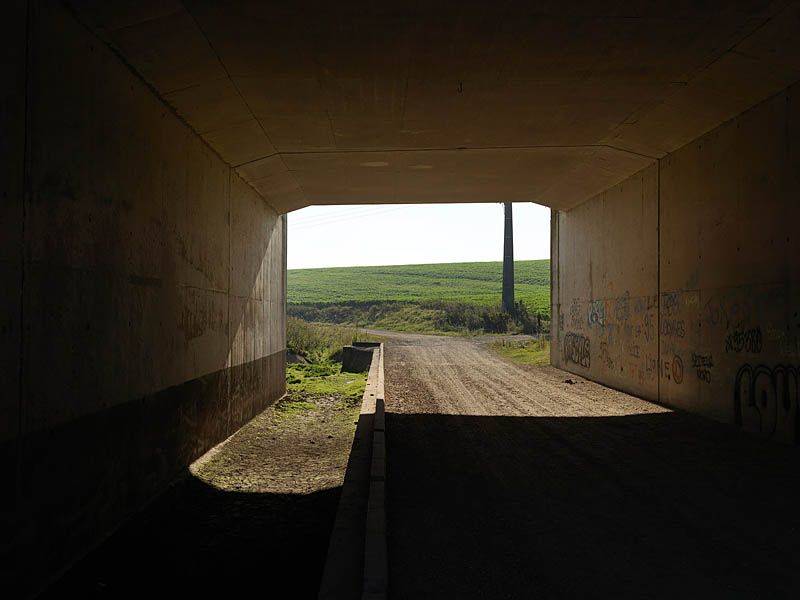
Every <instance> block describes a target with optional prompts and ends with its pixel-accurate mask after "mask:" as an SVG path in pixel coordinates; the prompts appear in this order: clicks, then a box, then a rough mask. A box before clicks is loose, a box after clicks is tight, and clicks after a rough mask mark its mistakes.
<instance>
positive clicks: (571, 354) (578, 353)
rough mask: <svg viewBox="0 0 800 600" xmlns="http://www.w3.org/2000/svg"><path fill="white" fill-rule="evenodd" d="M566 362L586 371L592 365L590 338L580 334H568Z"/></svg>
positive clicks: (565, 348) (564, 350)
mask: <svg viewBox="0 0 800 600" xmlns="http://www.w3.org/2000/svg"><path fill="white" fill-rule="evenodd" d="M563 353H564V362H566V363H574V364H576V365H580V366H582V367H584V368H586V369H588V368H589V367H591V365H592V356H591V351H590V343H589V338H587V337H585V336H583V335H580V334H578V333H568V334H567V335H565V336H564V345H563Z"/></svg>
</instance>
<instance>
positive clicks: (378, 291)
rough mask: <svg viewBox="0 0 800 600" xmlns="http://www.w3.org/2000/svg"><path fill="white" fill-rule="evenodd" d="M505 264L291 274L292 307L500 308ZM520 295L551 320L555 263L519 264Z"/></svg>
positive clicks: (517, 286)
mask: <svg viewBox="0 0 800 600" xmlns="http://www.w3.org/2000/svg"><path fill="white" fill-rule="evenodd" d="M502 272H503V263H502V262H499V261H498V262H479V263H450V264H433V265H402V266H388V267H337V268H330V269H291V270H289V274H288V294H289V303H290V304H315V305H320V304H330V305H335V304H352V303H376V302H413V303H425V302H457V303H467V304H478V305H483V306H497V305H499V304H500V295H501V292H500V286H501V281H502ZM514 275H515V277H514V279H515V295H516V300H517V301H522V302H523V303H524V304H525V306H526V307H527V308H528V310H529V311H530V313H532V314H541V315H542V316H543V317H545V316H547V317H549V315H550V260H549V259H545V260H525V261H517V262H515V263H514Z"/></svg>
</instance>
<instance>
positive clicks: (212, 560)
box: [42, 475, 341, 599]
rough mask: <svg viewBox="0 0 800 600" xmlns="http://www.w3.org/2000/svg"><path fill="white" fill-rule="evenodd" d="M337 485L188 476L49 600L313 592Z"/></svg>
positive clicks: (63, 582) (74, 570)
mask: <svg viewBox="0 0 800 600" xmlns="http://www.w3.org/2000/svg"><path fill="white" fill-rule="evenodd" d="M340 491H341V488H338V487H337V488H332V489H327V490H323V491H319V492H315V493H311V494H306V495H299V494H267V493H239V492H229V491H220V490H218V489H216V488H214V487H211V486H209V485H207V484H206V483H204V482H202V481H200V480H199V479H196V478H194V477H191V476H190V475H187V476H186V477H185V478H183V479H182V480H181V481H180V482H179V483H177V484H175V485H173V486H172V487H170V488H169V489H168V490H167V491H166V492H165V493H164V494H162V495H161V496H160V497H159V498H158V499H157V500H156V501H155V502H154V503H152V504H151V505H150V506H149V507H148V508H147V509H146V510H145V511H144V512H142V513H141V514H139V515H137V516H136V517H134V518H133V519H131V520H130V521H129V522H127V523H126V524H125V525H124V526H123V527H122V528H121V529H120V530H118V531H117V532H116V533H115V534H114V535H112V536H111V537H110V538H109V539H108V540H106V541H105V542H104V543H103V544H102V545H101V546H100V547H99V548H97V549H96V550H95V551H94V552H92V553H91V554H89V555H88V556H87V557H86V558H84V559H83V560H82V561H81V562H79V563H78V564H77V565H75V566H74V567H73V568H72V569H71V570H70V571H69V572H68V573H67V574H66V575H65V576H64V577H63V578H62V579H61V580H60V581H59V582H57V583H56V584H55V585H54V586H53V587H52V588H50V589H49V590H48V591H47V592H46V593H45V594H44V595H43V596H42V597H43V598H48V599H50V598H53V599H55V598H137V599H141V598H161V597H166V596H168V595H174V597H175V598H190V597H194V598H209V597H212V596H215V597H218V598H228V597H235V596H236V595H237V594H248V595H252V594H257V596H258V597H265V598H267V597H273V595H274V597H282V595H283V591H282V590H291V594H290V596H283V597H292V598H316V595H317V591H318V588H319V582H320V578H321V576H322V568H323V565H324V562H325V556H326V553H327V550H328V540H329V537H330V532H331V529H332V527H333V521H334V517H335V514H336V507H337V503H338V500H339V494H340Z"/></svg>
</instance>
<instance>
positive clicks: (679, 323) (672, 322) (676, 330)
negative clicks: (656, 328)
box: [661, 318, 686, 338]
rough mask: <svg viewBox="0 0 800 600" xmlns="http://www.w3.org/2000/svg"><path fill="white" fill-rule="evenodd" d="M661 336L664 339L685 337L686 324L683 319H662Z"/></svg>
mask: <svg viewBox="0 0 800 600" xmlns="http://www.w3.org/2000/svg"><path fill="white" fill-rule="evenodd" d="M661 335H663V336H664V337H679V338H682V337H686V322H685V321H684V320H683V319H666V318H665V319H662V321H661Z"/></svg>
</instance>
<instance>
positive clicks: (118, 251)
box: [0, 0, 800, 597]
mask: <svg viewBox="0 0 800 600" xmlns="http://www.w3.org/2000/svg"><path fill="white" fill-rule="evenodd" d="M4 14H5V17H6V18H4V19H3V20H2V23H1V24H0V27H1V28H2V30H3V34H4V35H3V38H4V40H6V50H7V52H6V60H5V61H4V62H3V65H2V70H3V73H4V75H5V80H6V81H7V82H8V85H6V86H4V87H3V89H2V91H0V106H2V110H1V111H0V123H2V132H1V133H2V135H0V153H1V155H2V156H3V161H2V164H0V169H2V174H1V175H0V188H1V189H2V197H3V202H2V205H1V206H0V232H1V235H0V274H1V275H2V278H3V281H4V283H5V285H4V286H3V288H2V289H3V291H4V292H5V293H4V294H3V295H2V306H3V312H2V321H1V322H0V364H2V369H0V383H2V389H3V390H4V392H5V393H4V394H3V396H2V399H0V460H2V464H3V465H4V466H6V470H7V473H8V474H9V480H10V481H11V482H12V483H11V484H10V486H9V489H11V490H12V491H11V492H9V493H8V494H7V495H6V496H5V497H4V499H3V501H2V515H1V516H2V526H3V536H2V539H3V542H2V548H3V554H4V556H3V561H2V564H3V567H2V568H3V574H4V577H6V578H7V579H8V580H9V581H10V582H11V583H10V584H9V589H11V590H13V591H14V592H17V590H19V593H18V595H20V596H22V597H28V596H32V595H34V594H36V593H37V592H38V591H40V590H41V589H43V588H44V587H45V586H46V585H47V584H48V583H50V582H52V581H53V580H54V579H55V578H57V576H58V575H59V574H60V573H62V572H63V571H64V569H66V568H67V567H68V566H69V565H70V564H73V563H74V562H75V561H76V560H77V559H79V558H80V557H81V556H83V555H84V554H85V553H86V552H87V551H88V550H90V549H91V548H93V547H95V546H96V545H97V544H98V543H99V542H100V541H101V540H103V539H104V538H105V537H106V536H107V535H108V534H109V532H111V531H113V530H115V528H117V527H118V526H119V525H120V523H122V522H124V521H125V520H126V519H127V518H129V517H130V516H131V515H133V514H135V513H136V512H137V511H139V510H140V509H141V508H142V507H143V506H145V505H146V504H147V503H148V502H150V501H151V500H152V499H153V498H155V497H156V496H158V494H159V493H161V492H163V491H164V490H165V489H167V487H168V485H169V483H170V482H171V481H173V480H174V478H175V477H177V476H179V475H180V474H181V473H183V472H185V469H186V468H187V466H188V465H189V464H191V463H192V461H194V460H195V459H197V458H198V457H199V456H201V455H203V454H204V453H205V452H206V451H207V450H209V449H210V448H212V447H213V446H215V445H216V444H218V443H219V442H220V441H222V440H224V439H225V438H227V437H228V436H230V435H231V434H232V433H234V432H236V431H237V430H239V428H240V427H241V426H242V425H244V424H245V423H247V422H249V421H250V420H251V419H252V418H253V417H255V416H256V415H258V414H260V413H261V412H262V411H263V410H264V409H265V408H267V407H269V406H272V405H273V404H274V403H275V402H276V401H277V400H278V399H279V398H280V397H281V396H282V395H283V394H284V392H285V387H286V377H285V375H286V347H287V343H286V327H285V320H286V313H287V308H286V303H287V293H286V285H287V281H286V280H287V262H286V261H287V243H288V241H287V229H288V227H287V221H288V219H289V217H287V215H288V214H290V213H292V211H295V210H300V209H302V208H304V207H306V206H314V205H322V204H345V203H347V204H371V203H381V202H398V201H403V202H409V203H416V204H422V203H433V202H440V201H441V200H442V199H443V198H444V199H447V200H448V201H450V202H459V203H475V202H485V201H487V200H488V201H492V202H498V203H500V202H502V203H507V202H514V203H523V202H525V203H527V202H535V203H538V204H541V205H544V206H548V207H550V208H551V210H552V214H551V221H550V231H551V235H550V240H551V251H550V257H551V275H550V282H551V284H550V288H551V298H550V301H549V306H550V312H551V315H552V320H551V323H550V328H551V346H550V363H551V364H552V366H553V367H557V368H559V369H563V370H564V371H567V372H569V373H570V374H571V375H574V376H575V377H574V378H575V380H576V381H587V382H589V381H594V382H598V383H600V384H603V385H606V386H609V387H611V388H615V389H618V390H622V391H625V392H628V393H630V394H633V395H634V396H636V397H640V398H644V399H646V400H650V401H653V402H657V403H659V404H663V405H665V406H669V407H671V408H672V409H675V411H676V414H680V415H683V414H684V413H683V412H679V411H688V412H691V413H697V414H699V415H702V416H705V417H710V418H711V419H713V420H716V421H719V422H721V423H724V424H726V425H727V426H728V427H729V429H728V430H727V431H728V432H729V433H730V435H732V436H738V435H743V434H742V432H740V431H738V430H737V427H738V428H740V429H742V430H745V431H746V432H748V433H749V434H754V435H752V437H741V438H737V439H741V440H747V441H742V442H741V444H744V445H746V446H747V450H746V451H744V450H743V451H742V453H738V451H736V452H733V453H732V455H733V456H736V457H740V458H741V460H742V462H747V459H746V455H748V453H751V454H752V455H754V456H760V455H759V452H763V453H764V454H765V455H770V456H774V458H775V461H776V463H777V464H778V466H777V467H776V470H775V471H774V472H772V473H773V474H777V475H775V476H776V479H774V480H770V481H769V482H768V484H766V485H765V486H764V489H765V490H781V489H782V490H784V492H785V495H786V497H787V498H794V496H796V494H795V492H794V488H793V482H792V481H791V477H790V475H789V474H788V473H787V472H786V470H785V467H786V466H787V465H790V464H792V461H793V460H794V458H793V449H792V448H790V447H788V446H787V447H784V446H780V445H778V443H777V442H781V443H787V444H788V445H789V446H790V445H791V444H796V442H797V435H798V431H799V430H800V427H798V422H799V421H798V419H800V409H798V407H797V401H798V397H799V396H800V392H798V390H797V386H798V378H797V376H796V371H797V369H798V365H800V286H799V285H798V282H799V281H800V262H799V261H798V260H797V256H798V255H800V246H798V244H800V237H798V236H797V235H795V229H796V223H797V222H798V221H799V220H800V214H799V213H798V211H800V204H798V202H797V201H796V198H797V195H798V193H797V192H798V187H800V181H799V180H798V176H797V173H798V171H800V169H798V168H797V167H798V164H800V161H799V160H798V148H800V145H799V144H797V139H798V137H799V136H800V129H798V123H800V119H798V118H797V116H798V111H799V110H800V104H798V94H797V85H798V81H799V80H800V60H798V56H799V55H800V53H798V36H797V35H796V29H797V23H798V18H800V16H799V15H800V8H799V5H798V3H797V2H795V1H791V2H784V3H778V4H775V3H769V2H763V1H759V0H754V1H753V2H748V3H727V2H711V3H703V4H702V5H701V4H697V3H694V4H692V3H685V4H683V5H680V6H675V5H674V3H666V2H654V3H649V4H646V5H645V4H641V3H628V2H617V3H612V5H610V6H603V7H602V8H598V7H597V6H595V5H593V4H591V3H588V4H587V3H582V4H581V3H577V4H575V3H566V4H563V5H558V6H556V5H552V6H551V5H547V6H544V5H542V6H530V5H526V4H524V3H516V2H507V3H506V2H503V3H493V4H483V5H476V4H472V3H456V2H451V1H449V0H444V1H443V2H438V3H434V4H433V5H422V4H419V3H417V4H413V3H404V2H400V3H391V4H383V3H374V2H373V3H363V2H354V3H346V4H345V5H330V6H327V5H322V4H321V3H318V2H308V3H305V2H303V3H301V4H299V5H295V4H293V5H288V4H287V5H279V4H278V3H273V2H263V3H258V2H252V3H251V2H248V3H237V4H234V5H229V4H215V3H210V2H204V1H199V0H184V1H183V2H167V3H135V2H124V1H120V2H113V3H107V2H96V1H94V0H63V1H54V2H46V1H43V0H27V1H22V2H14V3H12V4H10V5H9V6H8V7H6V9H5V13H4ZM515 206H516V204H515ZM523 235H524V234H523ZM517 239H518V240H519V239H520V238H519V234H518V236H517ZM440 350H441V349H440ZM431 352H435V351H434V350H432V351H431ZM493 364H494V365H495V368H496V369H500V368H501V367H500V366H499V365H500V363H493ZM492 377H494V378H495V380H496V379H497V376H496V375H495V376H492ZM487 378H489V376H488V375H487ZM565 378H566V379H572V377H569V376H565ZM489 379H491V378H489ZM459 381H461V380H460V379H459V378H458V377H456V376H455V375H454V376H453V378H452V381H451V385H454V386H458V385H460V384H459ZM561 383H563V384H564V385H571V386H573V387H575V386H574V385H573V384H570V383H564V381H562V382H561ZM580 385H583V383H581V384H580ZM587 385H588V384H587ZM579 387H580V386H578V388H579ZM576 389H577V388H576ZM430 419H431V421H436V419H435V418H433V417H431V418H430ZM423 420H424V419H423ZM653 420H654V421H662V420H663V422H665V423H669V422H671V421H672V420H673V418H672V417H658V418H654V419H653ZM402 421H403V419H400V418H398V419H397V422H402ZM445 421H448V422H452V423H456V422H458V421H459V419H457V418H454V419H452V420H451V419H445ZM501 421H502V419H500V421H498V422H501ZM610 421H611V422H616V421H614V420H610ZM637 422H639V421H637V420H636V419H631V420H630V423H637ZM564 426H566V425H564ZM464 427H465V429H464V430H465V431H467V432H469V431H473V433H474V432H475V431H478V430H479V429H480V428H481V427H483V425H481V426H479V427H477V428H476V427H471V426H468V425H465V426H464ZM519 427H520V431H524V432H530V431H533V430H537V427H538V425H533V426H530V427H529V426H527V425H522V424H521V423H520V424H519ZM610 427H611V428H612V429H613V427H615V425H610ZM401 428H402V427H401ZM489 429H490V430H492V431H495V432H501V433H502V431H503V428H502V427H498V426H497V424H496V423H495V424H493V425H491V426H489ZM696 433H697V435H698V436H703V435H708V436H709V439H711V440H716V441H717V442H718V443H719V446H718V447H719V448H725V447H727V446H725V444H724V443H723V442H721V441H719V440H718V439H717V438H716V437H714V434H711V433H706V432H705V431H704V430H702V429H697V430H696ZM474 435H475V436H480V432H479V431H478V433H474ZM498 435H499V434H498ZM522 437H524V438H526V439H527V436H526V435H524V436H522ZM568 437H569V436H568ZM758 444H761V445H758ZM490 446H491V444H490ZM520 446H523V447H524V444H522V443H521V444H520ZM669 447H670V448H672V449H673V450H674V451H675V452H676V453H677V452H680V448H679V447H676V446H674V445H670V446H669ZM715 447H716V446H715ZM742 447H744V446H742ZM503 451H504V449H503V448H497V452H498V453H500V454H502V452H503ZM598 451H599V452H600V451H602V449H600V450H598ZM699 451H702V444H700V446H699V449H698V452H699ZM715 456H718V459H719V461H723V459H724V458H723V457H722V456H719V455H715ZM759 460H761V459H759ZM660 464H661V462H660V461H655V460H654V462H653V463H652V466H653V467H654V468H657V467H658V465H660ZM711 467H712V468H710V469H709V470H710V471H713V465H711ZM726 469H727V467H723V468H722V471H723V473H730V472H732V471H728V470H726ZM764 469H765V470H764V471H761V472H760V474H759V473H756V474H755V475H754V477H755V480H761V479H762V475H763V476H764V478H766V479H769V470H768V469H767V468H766V467H765V468H764ZM678 470H680V469H678ZM757 471H758V470H757ZM765 473H767V474H766V475H765ZM690 479H691V478H690ZM723 479H725V481H726V482H728V483H730V485H729V486H728V483H726V484H725V485H726V486H728V487H727V488H726V489H729V491H731V494H736V490H737V487H736V485H735V483H733V479H732V478H729V477H728V476H727V475H723ZM574 481H575V480H574ZM676 481H677V480H670V479H667V480H666V481H662V483H664V486H665V488H664V489H665V490H666V491H665V493H666V496H667V497H669V498H673V499H674V500H675V502H676V503H678V502H680V499H679V494H676V493H674V490H672V491H670V489H668V488H670V486H671V485H673V484H675V482H676ZM691 481H695V482H696V480H694V479H691ZM618 482H621V483H622V484H623V486H624V485H625V484H626V483H630V480H627V479H626V478H625V477H623V478H621V480H619V481H618ZM676 485H677V484H676ZM693 485H695V484H693ZM696 485H701V484H700V483H696ZM523 487H524V486H523ZM520 489H522V488H520ZM209 493H211V492H210V491H209ZM775 493H776V494H777V493H778V492H777V491H776V492H775ZM708 497H709V498H710V497H711V496H708ZM742 497H743V498H746V497H748V495H747V494H746V493H745V494H744V495H743V496H742ZM645 500H652V498H649V497H647V496H645ZM765 502H766V501H765V500H764V498H763V497H761V499H759V500H758V503H761V504H759V506H760V507H761V508H762V510H764V511H768V510H769V509H768V508H766V504H765ZM727 506H730V505H727ZM776 514H779V515H781V518H782V516H783V515H784V514H788V513H784V512H783V511H782V509H781V510H778V511H777V513H776ZM786 519H787V521H786V522H787V523H789V522H790V521H791V519H790V517H787V518H786ZM732 522H733V521H732V520H729V521H728V523H729V524H730V523H732ZM763 524H764V526H765V527H766V529H765V531H773V530H772V529H771V528H773V527H774V526H775V521H771V520H770V519H765V520H764V521H763ZM734 529H735V524H734V525H731V531H733V530H734ZM745 529H747V527H745ZM754 531H755V530H752V529H751V530H750V533H748V534H747V535H749V536H750V537H751V538H759V534H758V533H755V532H754ZM697 535H699V536H701V537H703V536H707V537H708V538H709V539H710V538H713V539H719V540H723V541H724V540H725V539H726V537H725V536H726V535H728V533H727V532H723V533H719V531H717V532H716V533H715V532H714V531H708V530H705V529H703V528H702V527H701V528H700V529H698V530H697ZM715 535H717V536H718V537H714V536H715ZM731 535H732V534H731ZM765 537H766V536H765ZM779 537H780V536H779ZM781 539H784V538H782V537H781ZM756 546H758V544H756ZM778 546H780V544H778V545H777V546H769V544H766V545H762V546H760V547H762V549H765V552H766V555H770V556H772V555H773V553H774V552H775V550H776V548H778ZM726 564H729V565H730V564H732V563H726ZM737 565H738V563H737ZM737 565H733V566H731V569H733V568H734V567H736V568H737V569H738V570H739V571H740V572H744V571H745V570H746V569H744V568H743V566H742V565H738V566H737ZM762 566H763V565H761V564H760V563H759V566H758V568H759V572H765V571H763V570H761V567H762ZM657 576H658V574H657V573H656V574H654V575H653V577H657ZM486 581H488V580H487V579H484V580H483V582H484V583H485V582H486ZM771 581H773V582H778V581H779V580H778V579H773V580H771ZM785 581H786V579H780V582H779V583H776V584H775V585H776V586H777V588H776V589H777V592H776V594H778V593H780V592H785V591H786V590H787V589H788V588H789V587H796V585H794V583H795V582H792V581H789V583H787V584H785V585H784V583H783V582H785ZM545 583H546V582H545ZM534 584H536V585H539V584H541V585H544V584H543V582H542V581H538V583H537V582H536V581H534V582H532V585H534ZM487 585H488V584H487ZM782 586H783V587H782ZM546 587H547V586H546V585H544V587H543V588H542V589H546ZM745 587H746V586H745ZM787 595H788V594H787Z"/></svg>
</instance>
